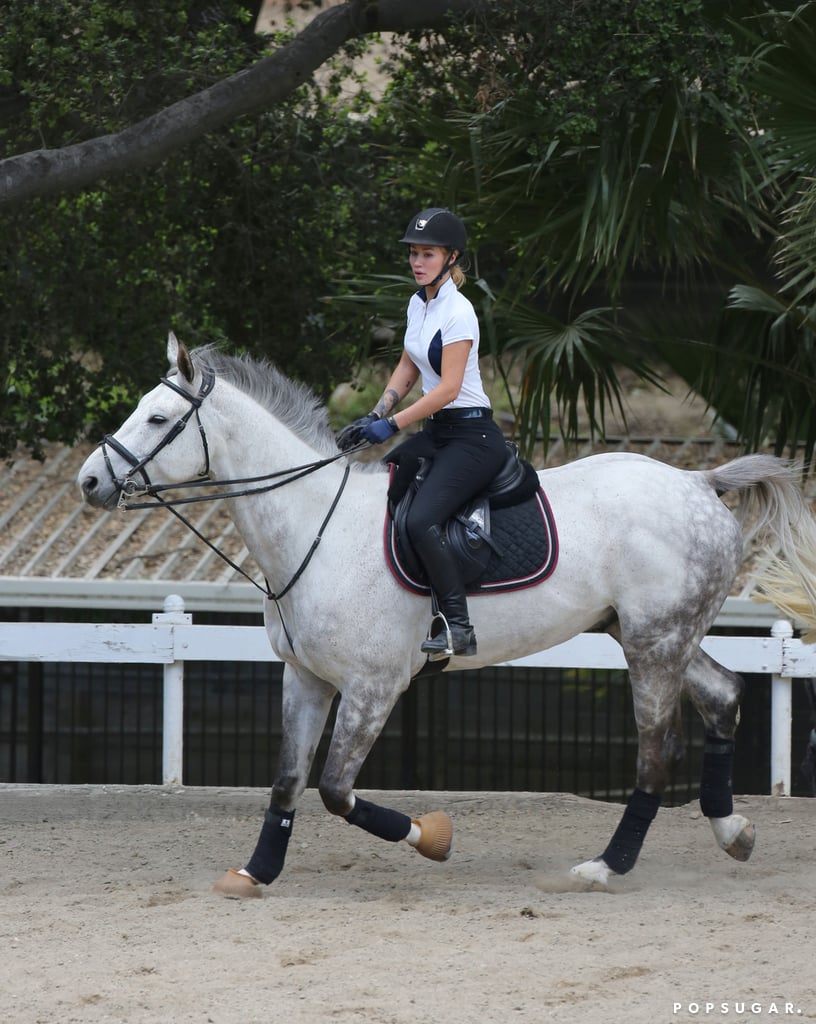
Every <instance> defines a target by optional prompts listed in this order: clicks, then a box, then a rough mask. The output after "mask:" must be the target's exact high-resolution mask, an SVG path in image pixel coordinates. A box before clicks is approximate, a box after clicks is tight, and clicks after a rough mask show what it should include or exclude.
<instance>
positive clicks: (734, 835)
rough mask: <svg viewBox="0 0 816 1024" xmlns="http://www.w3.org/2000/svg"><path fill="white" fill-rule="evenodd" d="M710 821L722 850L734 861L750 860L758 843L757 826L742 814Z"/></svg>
mask: <svg viewBox="0 0 816 1024" xmlns="http://www.w3.org/2000/svg"><path fill="white" fill-rule="evenodd" d="M709 820H710V822H711V828H712V829H713V831H714V837H715V838H716V840H717V844H718V845H719V847H720V849H722V850H725V852H726V853H727V854H728V856H729V857H733V858H734V860H741V861H745V860H748V858H749V857H750V856H751V853H752V852H753V849H754V843H755V842H756V826H755V825H754V824H753V823H752V822H750V821H749V820H748V819H747V818H744V817H743V816H742V815H741V814H729V815H728V816H727V817H725V818H710V819H709Z"/></svg>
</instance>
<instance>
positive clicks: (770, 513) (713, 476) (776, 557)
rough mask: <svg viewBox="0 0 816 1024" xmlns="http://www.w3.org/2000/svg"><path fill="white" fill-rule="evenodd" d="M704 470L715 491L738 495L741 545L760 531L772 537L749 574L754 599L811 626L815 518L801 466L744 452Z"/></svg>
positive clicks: (815, 624)
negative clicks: (763, 558) (769, 549)
mask: <svg viewBox="0 0 816 1024" xmlns="http://www.w3.org/2000/svg"><path fill="white" fill-rule="evenodd" d="M704 476H705V477H706V479H707V480H708V482H709V483H710V485H711V486H712V487H713V488H714V489H715V490H716V491H717V493H718V494H720V495H722V494H726V493H728V492H729V491H733V492H737V493H738V494H739V495H740V504H739V507H738V508H737V509H736V511H735V515H736V516H737V518H738V520H739V522H740V524H741V525H742V528H743V532H744V534H745V543H746V545H747V544H748V543H749V542H750V541H751V540H752V539H753V538H755V537H756V536H757V535H760V534H764V535H765V536H768V537H769V538H773V540H774V542H775V545H774V546H775V548H776V549H777V550H776V552H774V553H772V554H771V555H770V557H769V559H768V562H767V564H766V565H765V566H764V567H763V568H762V570H761V571H760V573H759V574H758V575H757V577H756V580H755V582H756V584H757V586H759V587H760V588H761V591H762V593H761V595H760V599H761V600H767V601H770V602H772V603H773V604H775V605H776V606H777V608H779V610H780V611H781V612H783V613H784V614H786V615H789V616H790V617H791V618H792V619H794V620H797V621H800V622H805V623H806V624H807V625H808V626H809V627H810V628H811V629H814V630H816V519H814V517H813V515H812V513H811V511H810V507H809V505H808V502H807V500H806V499H805V497H804V495H803V494H802V490H801V468H800V467H797V466H795V465H794V464H792V463H790V462H785V461H784V460H783V459H778V458H776V457H775V456H773V455H744V456H742V458H739V459H733V460H732V461H731V462H726V463H725V465H723V466H718V467H717V468H716V469H710V470H706V471H705V472H704ZM810 636H811V634H809V636H808V638H809V637H810Z"/></svg>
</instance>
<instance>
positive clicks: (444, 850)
mask: <svg viewBox="0 0 816 1024" xmlns="http://www.w3.org/2000/svg"><path fill="white" fill-rule="evenodd" d="M414 824H415V825H417V826H418V827H419V830H420V832H421V835H420V837H419V842H418V843H417V844H416V846H415V847H414V849H415V850H416V851H417V852H418V853H421V854H422V856H423V857H427V858H428V859H429V860H437V861H444V860H447V859H448V857H450V855H451V846H452V845H453V822H452V821H451V818H450V815H449V814H446V813H445V811H430V812H429V813H428V814H423V815H422V817H421V818H414Z"/></svg>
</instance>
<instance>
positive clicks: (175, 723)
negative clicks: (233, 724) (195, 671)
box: [153, 594, 193, 786]
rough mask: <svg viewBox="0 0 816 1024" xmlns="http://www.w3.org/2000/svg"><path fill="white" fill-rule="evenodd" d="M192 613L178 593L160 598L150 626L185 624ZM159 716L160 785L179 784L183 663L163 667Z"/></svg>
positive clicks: (182, 725) (175, 662)
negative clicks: (160, 606)
mask: <svg viewBox="0 0 816 1024" xmlns="http://www.w3.org/2000/svg"><path fill="white" fill-rule="evenodd" d="M192 621H193V617H192V615H190V614H189V613H187V612H185V611H184V601H183V600H182V599H181V598H180V597H179V596H178V594H170V595H169V596H168V597H166V598H165V600H164V611H163V612H156V613H154V615H153V625H155V626H158V625H167V626H182V625H183V626H189V625H190V623H191V622H192ZM163 706H164V712H163V716H162V785H164V786H180V785H181V784H182V775H183V771H184V662H183V661H172V662H170V664H169V665H165V666H164V701H163Z"/></svg>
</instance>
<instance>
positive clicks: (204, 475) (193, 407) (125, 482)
mask: <svg viewBox="0 0 816 1024" xmlns="http://www.w3.org/2000/svg"><path fill="white" fill-rule="evenodd" d="M161 383H162V384H165V385H166V386H167V387H169V388H170V389H171V390H173V391H175V392H176V394H179V395H181V396H182V397H183V398H186V399H187V401H188V402H189V403H190V408H189V409H188V410H187V412H186V413H185V414H184V415H183V416H182V417H181V418H180V419H178V420H176V422H175V423H174V424H173V426H172V427H171V428H170V429H169V430H168V431H167V433H166V434H165V435H164V437H163V438H162V439H161V440H160V441H159V442H158V444H157V445H156V446H155V447H154V448H153V450H152V451H151V452H149V453H148V454H147V455H144V456H142V457H141V458H140V457H139V456H138V455H135V454H134V453H133V452H131V451H130V449H128V448H127V447H126V446H125V445H123V444H122V442H121V441H119V440H118V439H117V438H116V437H114V436H113V434H105V436H104V437H103V439H102V440H101V441H100V442H99V447H100V448H101V449H102V457H103V459H104V460H105V466H106V467H107V470H108V473H110V477H111V480H112V481H113V482H114V484H115V485H116V486H117V487H118V488H119V502H118V508H119V509H120V511H123V512H130V511H135V510H137V509H152V508H166V509H168V510H169V511H170V512H172V513H173V515H174V516H176V518H177V519H179V520H180V521H181V522H182V523H184V525H185V526H186V527H187V529H188V530H190V531H191V532H192V533H194V534H195V535H196V537H198V538H199V540H201V541H203V542H204V543H205V544H206V545H207V546H208V547H209V548H210V549H211V550H212V551H214V552H215V554H217V555H218V557H219V558H221V559H223V560H224V561H225V562H226V563H227V565H229V566H231V567H232V568H233V569H234V570H235V571H236V572H238V573H240V574H241V576H243V577H244V578H245V579H247V580H249V582H250V583H251V584H252V585H253V586H254V587H256V588H257V589H258V590H260V591H261V593H262V594H264V595H265V596H266V597H267V598H268V599H269V600H270V601H274V602H275V606H276V607H277V609H278V615H279V616H280V620H281V625H282V626H283V630H284V633H285V634H286V639H287V640H288V641H289V646H290V647H291V648H292V650H293V651H294V643H293V642H292V638H291V636H290V634H289V630H288V629H287V627H286V623H285V622H284V619H283V614H282V613H281V610H280V605H279V604H278V602H279V601H280V599H281V598H282V597H284V596H285V595H286V594H288V593H289V591H290V590H291V589H292V587H293V586H294V585H295V583H297V581H298V580H299V579H300V577H301V576H302V575H303V573H304V572H305V570H306V567H307V565H308V564H309V562H310V561H311V560H312V556H313V555H314V553H315V551H316V550H317V548H318V545H319V544H320V542H321V540H322V539H323V532H324V530H325V529H326V527H327V526H328V523H329V520H330V519H331V517H332V516H333V515H334V512H335V509H336V508H337V505H338V504H339V502H340V498H341V496H342V494H343V491H344V490H345V487H346V482H347V481H348V478H349V471H350V466H349V465H348V463H347V464H346V467H345V471H344V473H343V478H342V480H341V481H340V486H339V488H338V490H337V493H336V494H335V496H334V500H333V501H332V503H331V506H330V507H329V511H328V512H327V513H326V517H325V519H324V520H323V522H322V523H321V525H320V529H319V530H318V532H317V536H316V537H315V539H314V540H313V541H312V545H311V547H310V548H309V550H308V551H307V552H306V555H305V557H304V559H303V561H302V562H301V563H300V566H299V567H298V569H297V570H296V571H295V573H294V575H293V576H292V578H291V579H290V580H289V582H288V583H287V584H286V586H285V587H284V588H283V589H282V590H281V591H280V592H279V593H277V594H275V593H273V591H272V589H271V588H270V586H269V582H268V581H267V580H266V579H265V580H264V585H263V586H262V585H261V584H260V583H258V582H257V581H256V580H254V579H253V578H252V577H251V576H250V575H249V574H248V573H247V572H245V571H244V570H243V569H242V568H241V566H240V565H237V564H236V563H235V562H233V561H232V559H231V558H229V557H228V556H227V555H225V554H224V552H223V551H221V550H220V549H219V548H218V547H216V545H215V544H213V543H212V541H210V540H208V539H207V538H206V537H205V536H204V535H203V534H202V533H201V532H200V531H199V530H198V529H197V528H196V527H195V526H194V525H193V524H192V523H191V522H190V520H189V519H187V518H186V516H184V515H183V514H182V513H181V512H179V511H178V510H177V508H176V506H178V505H188V504H191V503H193V502H199V501H218V500H220V499H222V498H240V497H244V496H246V495H250V494H265V493H267V492H268V491H273V490H276V489H277V488H279V487H283V486H284V485H286V484H289V483H292V482H293V481H295V480H300V479H301V478H302V477H304V476H308V475H309V474H310V473H314V472H316V471H317V470H318V469H322V468H323V467H324V466H328V465H330V464H331V463H333V462H337V460H338V459H344V458H346V456H348V455H352V454H354V452H356V451H359V450H361V449H363V448H366V447H368V446H367V444H366V443H365V442H364V443H362V444H359V445H356V446H355V447H354V448H350V449H349V450H347V451H342V452H338V454H337V455H331V456H329V457H327V458H325V459H318V460H316V461H315V462H309V463H307V464H306V465H303V466H293V467H292V468H291V469H283V470H278V471H276V472H274V473H265V474H263V475H262V476H254V477H242V478H235V479H232V480H210V479H209V476H210V449H209V445H208V444H207V434H206V432H205V431H204V427H203V425H202V423H201V418H200V416H199V413H198V411H199V409H200V408H201V403H202V402H203V401H204V399H205V398H206V397H207V395H209V393H210V392H211V391H212V389H213V387H214V386H215V374H214V373H213V371H212V370H211V369H209V368H206V369H204V371H203V374H202V380H201V386H200V387H199V389H198V394H196V395H193V394H191V393H190V392H189V391H185V390H184V388H181V387H179V385H178V384H176V383H175V381H172V380H170V379H169V378H168V377H162V378H161ZM193 416H195V418H196V423H197V424H198V432H199V435H200V437H201V444H202V448H203V451H204V468H203V469H202V470H201V471H200V472H199V474H198V478H197V479H194V480H183V481H180V482H179V483H175V484H154V483H152V482H151V480H150V476H149V475H148V472H147V466H148V464H149V463H150V462H152V461H153V459H155V457H156V456H157V455H158V454H159V452H161V451H163V450H164V449H165V448H167V447H168V445H170V444H172V442H173V441H174V440H175V439H176V438H177V437H178V436H179V434H181V433H182V432H183V431H184V430H185V429H186V427H187V424H188V423H189V422H190V420H191V419H192V417H193ZM108 448H112V449H113V450H114V451H115V452H116V453H117V455H120V456H121V457H122V458H123V459H124V460H125V462H127V463H128V465H129V466H130V467H131V468H130V469H129V470H128V472H127V473H125V475H124V476H123V477H118V476H117V475H116V472H115V471H114V468H113V464H112V462H111V459H110V456H109V454H108ZM137 475H138V476H140V477H141V478H142V483H141V484H140V483H139V482H137V480H136V479H135V477H136V476H137ZM279 477H285V479H278V478H279ZM269 480H274V481H275V482H274V483H264V481H269ZM239 484H251V485H253V486H249V487H244V488H242V489H240V490H226V491H219V492H216V493H208V494H199V495H194V496H192V497H186V498H164V497H162V493H163V492H164V491H170V490H178V489H179V488H197V487H209V488H212V487H228V488H229V487H233V486H235V485H239ZM255 485H259V486H255ZM134 497H135V498H143V497H147V498H153V499H155V500H154V501H141V500H140V501H133V500H130V499H132V498H134Z"/></svg>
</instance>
